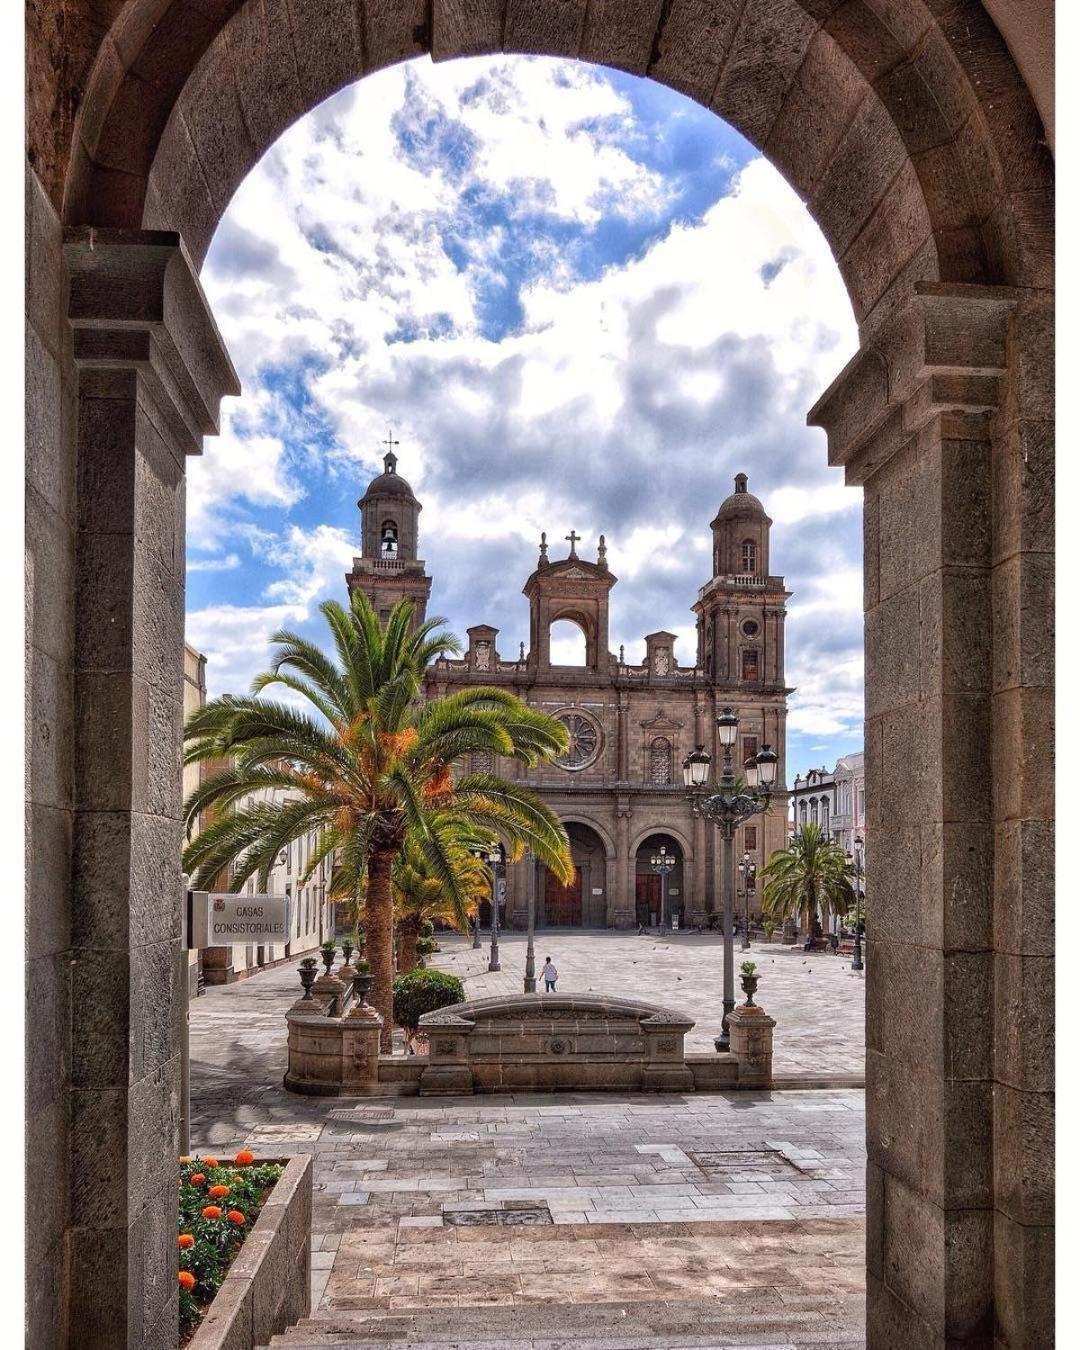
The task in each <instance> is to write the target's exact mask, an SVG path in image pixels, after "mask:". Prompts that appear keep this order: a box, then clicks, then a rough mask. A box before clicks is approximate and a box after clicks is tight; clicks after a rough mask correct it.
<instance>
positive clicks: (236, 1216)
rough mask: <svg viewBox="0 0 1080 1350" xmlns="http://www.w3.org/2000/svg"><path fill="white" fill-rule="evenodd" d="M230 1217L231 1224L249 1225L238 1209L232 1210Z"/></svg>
mask: <svg viewBox="0 0 1080 1350" xmlns="http://www.w3.org/2000/svg"><path fill="white" fill-rule="evenodd" d="M228 1217H229V1221H230V1223H247V1219H245V1218H244V1216H243V1214H241V1213H240V1211H239V1210H238V1209H230V1210H229V1214H228Z"/></svg>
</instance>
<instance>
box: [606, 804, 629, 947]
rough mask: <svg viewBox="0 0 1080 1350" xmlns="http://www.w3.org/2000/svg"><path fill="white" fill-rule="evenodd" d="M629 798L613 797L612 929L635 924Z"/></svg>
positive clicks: (610, 922)
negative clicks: (613, 876) (613, 880)
mask: <svg viewBox="0 0 1080 1350" xmlns="http://www.w3.org/2000/svg"><path fill="white" fill-rule="evenodd" d="M632 814H633V807H632V806H631V805H630V798H629V797H625V796H619V797H616V799H615V865H614V874H615V884H614V886H612V887H611V889H610V891H609V893H608V904H609V906H610V908H609V911H608V923H609V924H610V926H611V927H612V928H629V927H630V926H631V924H633V923H634V913H635V890H634V885H635V883H634V859H633V858H632V857H631V856H630V817H631V815H632Z"/></svg>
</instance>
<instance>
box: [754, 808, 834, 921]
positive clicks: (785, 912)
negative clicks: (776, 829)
mask: <svg viewBox="0 0 1080 1350" xmlns="http://www.w3.org/2000/svg"><path fill="white" fill-rule="evenodd" d="M761 874H762V876H763V877H764V878H765V890H764V896H763V908H764V911H765V913H766V914H767V915H768V916H769V917H770V918H771V919H775V920H780V921H781V922H782V921H783V920H785V919H788V918H794V919H798V920H800V921H804V920H805V925H806V931H808V932H809V933H810V935H811V936H812V937H818V936H820V934H821V918H820V916H821V914H822V913H826V914H842V913H844V912H845V911H846V910H847V908H848V907H849V906H850V905H851V904H852V903H853V900H854V895H855V892H854V889H853V887H852V885H851V879H850V864H849V863H848V860H847V855H846V854H845V853H844V850H843V849H842V848H841V847H840V845H839V844H834V843H833V842H832V840H831V839H829V838H827V836H826V835H825V834H824V833H823V831H822V829H821V827H820V825H801V826H800V827H799V828H798V830H796V832H795V834H794V836H793V837H792V839H791V842H790V843H789V844H788V846H787V848H785V849H778V850H777V852H775V853H774V854H773V855H772V857H771V858H770V859H769V861H768V863H767V864H766V866H765V867H763V868H762V873H761Z"/></svg>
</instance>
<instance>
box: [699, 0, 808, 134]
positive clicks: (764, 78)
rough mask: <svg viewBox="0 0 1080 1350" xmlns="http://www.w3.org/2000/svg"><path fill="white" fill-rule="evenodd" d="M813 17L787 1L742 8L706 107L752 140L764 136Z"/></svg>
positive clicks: (803, 47) (796, 65)
mask: <svg viewBox="0 0 1080 1350" xmlns="http://www.w3.org/2000/svg"><path fill="white" fill-rule="evenodd" d="M817 30H818V25H817V22H816V21H815V20H814V19H812V18H811V17H810V16H809V15H807V14H805V13H803V12H802V11H801V10H800V9H799V7H798V6H797V5H791V4H790V3H788V0H761V3H759V4H755V5H752V6H751V5H748V6H745V7H744V8H743V12H742V17H741V18H740V20H739V26H738V28H737V29H736V30H735V35H734V37H733V38H732V41H731V46H730V48H729V49H728V53H727V59H726V60H725V61H724V64H723V68H722V69H721V72H720V79H719V80H718V81H717V85H716V89H715V91H714V93H713V97H712V103H711V104H710V106H711V107H712V109H713V111H714V112H716V113H718V114H719V115H720V116H721V117H723V118H724V119H725V120H727V121H729V122H731V123H732V124H733V125H734V126H736V127H738V129H739V130H740V131H741V132H742V134H743V135H744V136H745V137H746V138H747V139H748V140H749V141H751V142H753V144H754V145H757V146H761V145H764V143H765V142H766V140H767V139H768V135H769V132H770V130H771V129H772V125H773V122H775V120H776V117H777V114H778V113H779V111H780V108H781V105H782V104H783V102H784V97H785V95H786V94H787V91H788V89H789V88H790V86H791V82H792V80H793V79H794V78H795V74H796V72H797V71H798V69H799V66H800V65H801V64H802V59H803V56H804V55H805V53H806V49H807V47H808V46H809V45H810V40H811V38H812V37H813V36H814V34H815V33H816V32H817Z"/></svg>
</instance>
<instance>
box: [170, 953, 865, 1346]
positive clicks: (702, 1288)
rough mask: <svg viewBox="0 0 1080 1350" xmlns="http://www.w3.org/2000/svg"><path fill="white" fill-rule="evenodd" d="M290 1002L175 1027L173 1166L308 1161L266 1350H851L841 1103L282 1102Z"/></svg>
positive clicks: (251, 990)
mask: <svg viewBox="0 0 1080 1350" xmlns="http://www.w3.org/2000/svg"><path fill="white" fill-rule="evenodd" d="M578 940H579V941H580V937H579V939H578ZM641 942H642V945H644V944H645V942H646V940H645V939H641ZM552 946H554V944H552ZM826 959H830V958H826ZM792 969H794V966H792ZM297 989H298V981H297V979H296V972H295V971H294V970H293V969H291V968H283V969H281V970H276V971H269V972H266V973H264V974H262V975H258V976H255V977H254V978H252V979H249V980H246V981H243V982H241V983H239V984H236V985H231V986H227V987H224V988H217V989H211V990H210V991H208V992H207V994H206V995H205V996H204V997H203V998H200V999H198V1000H197V1001H196V1002H195V1003H194V1004H193V1006H192V1009H191V1046H192V1048H191V1083H192V1150H193V1151H194V1152H198V1151H202V1152H208V1151H211V1150H213V1151H216V1152H228V1151H230V1150H233V1149H235V1148H239V1147H241V1146H243V1145H246V1146H248V1147H250V1148H252V1149H253V1150H254V1151H255V1152H256V1153H257V1154H259V1155H261V1156H264V1157H265V1156H275V1155H280V1154H292V1153H312V1154H314V1155H315V1178H314V1181H315V1203H314V1217H313V1233H314V1255H313V1264H314V1271H313V1289H312V1293H313V1318H312V1320H311V1321H310V1322H307V1323H305V1324H302V1325H301V1327H300V1328H296V1329H294V1330H293V1331H292V1332H290V1333H289V1335H288V1337H286V1338H284V1339H282V1340H281V1344H282V1345H292V1346H297V1347H299V1346H314V1345H320V1344H321V1345H331V1344H333V1345H339V1346H346V1345H351V1346H364V1347H368V1348H369V1350H373V1348H374V1347H376V1346H390V1345H393V1346H402V1345H410V1346H413V1347H414V1348H415V1347H420V1346H422V1345H429V1346H433V1345H440V1346H443V1347H445V1346H447V1345H455V1346H458V1347H464V1346H474V1345H475V1346H479V1345H484V1346H486V1347H491V1346H497V1345H516V1346H529V1345H533V1346H541V1345H543V1346H547V1347H551V1346H555V1345H559V1346H574V1347H579V1348H581V1350H584V1347H586V1346H590V1347H591V1346H596V1347H599V1346H604V1347H605V1348H606V1350H615V1347H624V1348H627V1350H628V1348H629V1347H631V1346H634V1347H637V1346H641V1347H645V1346H648V1347H652V1348H653V1350H658V1348H659V1347H669V1346H670V1347H675V1346H691V1345H693V1346H697V1347H705V1346H714V1347H715V1346H719V1345H758V1346H764V1345H769V1346H793V1347H794V1346H797V1347H801V1346H804V1345H805V1346H810V1345H815V1346H819V1345H845V1346H848V1345H859V1344H861V1322H862V1282H863V1275H862V1269H863V1218H862V1215H863V1168H864V1163H865V1154H864V1147H863V1094H862V1092H861V1091H857V1090H822V1091H786V1092H774V1093H746V1092H744V1093H730V1094H726V1095H725V1094H715V1095H713V1094H691V1095H687V1096H671V1097H657V1096H651V1095H650V1096H628V1097H619V1096H615V1095H611V1094H590V1095H584V1094H581V1095H573V1096H570V1095H567V1096H539V1095H532V1096H521V1097H518V1096H509V1097H503V1096H497V1097H483V1098H480V1097H472V1098H459V1099H434V1100H432V1099H423V1100H422V1099H418V1098H403V1099H396V1100H395V1099H380V1100H366V1101H358V1100H356V1099H316V1098H300V1097H294V1096H291V1095H290V1094H288V1093H286V1092H285V1091H284V1089H283V1088H282V1087H281V1078H282V1075H283V1073H284V1069H285V1053H284V1048H285V1035H284V1019H283V1013H284V1009H285V1007H286V1006H287V1005H288V1004H289V1002H291V1001H292V1000H293V999H294V998H295V996H296V992H297Z"/></svg>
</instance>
